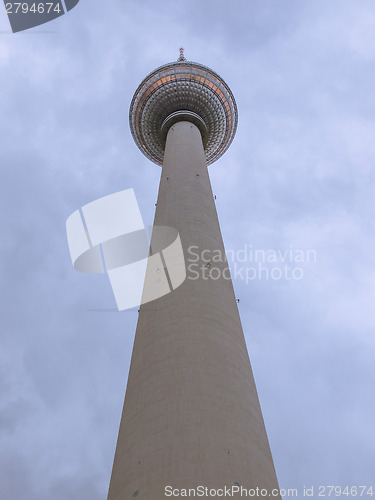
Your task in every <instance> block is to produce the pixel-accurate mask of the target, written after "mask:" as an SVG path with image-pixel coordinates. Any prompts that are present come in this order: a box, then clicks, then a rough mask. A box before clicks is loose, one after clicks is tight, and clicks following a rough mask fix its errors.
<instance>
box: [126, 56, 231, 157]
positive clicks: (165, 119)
mask: <svg viewBox="0 0 375 500" xmlns="http://www.w3.org/2000/svg"><path fill="white" fill-rule="evenodd" d="M237 116H238V115H237V105H236V102H235V99H234V96H233V94H232V92H231V90H230V88H229V87H228V85H227V84H226V83H225V82H224V80H223V79H222V78H221V77H220V76H219V75H218V74H217V73H215V72H214V71H213V70H211V69H209V68H207V66H203V65H202V64H199V63H195V62H191V61H177V62H173V63H169V64H165V65H163V66H160V67H159V68H157V69H155V70H154V71H152V73H150V74H149V75H148V76H146V78H145V79H144V80H143V81H142V83H141V84H140V85H139V87H138V88H137V90H136V92H135V94H134V96H133V99H132V102H131V105H130V111H129V121H130V129H131V132H132V135H133V138H134V141H135V143H136V144H137V146H138V147H139V149H140V150H141V151H142V153H143V154H144V155H145V156H147V158H149V159H150V160H151V161H153V162H154V163H156V164H158V165H162V163H163V157H164V147H165V140H166V135H167V132H168V129H169V128H170V127H171V126H172V125H173V123H175V122H176V121H181V120H187V121H191V122H192V123H195V125H197V126H198V128H199V129H200V131H201V134H202V139H203V145H204V150H205V154H206V160H207V164H211V163H213V162H214V161H216V160H217V159H218V158H220V156H221V155H223V154H224V153H225V151H226V150H227V149H228V147H229V146H230V144H231V142H232V140H233V138H234V135H235V133H236V129H237Z"/></svg>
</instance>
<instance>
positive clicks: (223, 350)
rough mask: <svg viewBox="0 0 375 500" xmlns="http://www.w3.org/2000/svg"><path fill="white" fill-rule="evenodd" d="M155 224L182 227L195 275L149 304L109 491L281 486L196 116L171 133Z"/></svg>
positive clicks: (158, 498) (151, 498)
mask: <svg viewBox="0 0 375 500" xmlns="http://www.w3.org/2000/svg"><path fill="white" fill-rule="evenodd" d="M155 226H170V227H173V228H175V229H177V230H178V232H179V234H180V237H181V242H182V245H183V249H184V255H185V260H186V266H187V278H186V280H185V282H184V283H183V284H182V285H181V286H180V287H178V288H177V289H176V290H174V291H173V292H172V293H170V294H168V295H165V296H164V297H162V298H159V299H157V300H155V301H153V302H150V303H147V304H144V305H142V306H141V309H140V313H139V319H138V325H137V331H136V336H135V341H134V348H133V354H132V360H131V367H130V372H129V379H128V385H127V391H126V397H125V403H124V409H123V414H122V419H121V424H120V432H119V436H118V442H117V448H116V454H115V460H114V465H113V471H112V478H111V484H110V489H109V494H108V500H129V499H131V498H137V499H138V500H139V499H142V500H165V498H166V496H165V487H166V486H168V485H170V486H173V487H174V488H180V489H181V488H194V487H197V486H199V485H202V486H206V487H209V488H216V489H217V488H222V487H224V486H225V485H226V486H228V487H231V486H232V485H233V484H234V483H238V484H239V485H240V486H243V487H244V488H247V489H250V488H257V487H259V488H266V489H267V490H268V492H271V490H272V489H274V488H278V483H277V479H276V474H275V470H274V466H273V461H272V456H271V452H270V448H269V444H268V439H267V435H266V430H265V427H264V423H263V418H262V414H261V409H260V405H259V401H258V396H257V392H256V388H255V383H254V378H253V374H252V370H251V366H250V362H249V358H248V353H247V348H246V344H245V339H244V335H243V331H242V327H241V322H240V318H239V313H238V308H237V304H236V301H235V296H234V292H233V286H232V282H231V280H230V276H229V270H228V269H227V263H226V259H225V253H224V246H223V241H222V237H221V232H220V228H219V223H218V218H217V213H216V207H215V203H214V199H213V195H212V190H211V185H210V180H209V177H208V172H207V165H206V157H205V153H204V149H203V144H202V138H201V134H200V132H199V130H198V128H197V127H196V126H195V125H194V124H192V123H190V122H187V121H181V122H178V123H175V124H174V125H173V126H172V127H171V128H170V129H169V132H168V135H167V142H166V147H165V153H164V162H163V169H162V175H161V180H160V188H159V196H158V202H157V208H156V215H155ZM202 252H203V254H202ZM214 255H215V258H213V257H214ZM219 256H221V260H220V261H219V260H218V257H219Z"/></svg>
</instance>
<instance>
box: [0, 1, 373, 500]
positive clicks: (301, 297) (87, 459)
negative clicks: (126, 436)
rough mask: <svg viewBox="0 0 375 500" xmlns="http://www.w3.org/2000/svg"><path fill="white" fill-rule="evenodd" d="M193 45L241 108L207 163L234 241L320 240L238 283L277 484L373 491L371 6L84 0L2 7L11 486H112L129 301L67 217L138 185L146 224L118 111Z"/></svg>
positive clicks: (5, 412)
mask: <svg viewBox="0 0 375 500" xmlns="http://www.w3.org/2000/svg"><path fill="white" fill-rule="evenodd" d="M181 44H182V45H183V46H184V47H185V51H186V56H187V58H188V59H190V60H193V61H197V62H200V63H203V64H205V65H207V66H209V67H211V68H213V69H214V70H215V71H217V72H218V73H219V74H220V75H221V76H223V78H224V79H225V80H226V81H227V83H228V85H229V86H230V87H231V89H232V91H233V93H234V95H235V97H236V100H237V104H238V108H239V125H238V132H237V135H236V138H235V140H234V142H233V144H232V146H231V147H230V149H229V150H228V152H227V153H226V154H225V155H224V156H223V157H222V158H221V159H220V160H219V161H218V162H217V163H215V164H213V165H212V166H210V168H209V170H210V176H211V181H212V185H213V190H214V193H215V194H216V196H217V209H218V213H219V218H220V223H221V228H222V232H223V236H224V241H225V245H226V248H227V249H228V250H232V251H238V250H240V249H243V248H246V246H247V248H253V249H265V250H266V249H274V250H279V251H280V252H282V253H284V252H285V251H286V250H290V249H292V250H296V249H301V250H303V251H304V252H306V251H307V250H314V251H315V252H316V261H315V259H314V260H312V261H310V262H303V263H296V262H292V263H291V266H292V267H299V268H302V271H303V276H302V279H292V280H288V279H286V278H285V277H283V278H282V279H272V278H270V279H266V276H265V273H264V274H263V276H261V279H259V276H258V277H256V278H255V279H252V280H250V281H249V282H248V283H246V282H245V280H243V279H241V277H240V276H238V277H237V278H236V279H235V280H234V286H235V290H236V295H237V297H238V298H239V299H240V303H239V308H240V314H241V318H242V322H243V327H244V333H245V336H246V341H247V345H248V349H249V352H250V358H251V361H252V366H253V370H254V373H255V378H256V382H257V387H258V391H259V395H260V400H261V404H262V408H263V415H264V419H265V422H266V427H267V431H268V435H269V439H270V443H271V448H272V452H273V456H274V461H275V466H276V470H277V474H278V478H279V482H280V485H281V487H283V488H298V489H299V490H300V491H301V490H302V488H303V486H305V485H306V486H311V485H315V486H316V487H317V486H319V485H339V486H346V485H349V486H352V485H367V486H370V485H371V484H372V485H373V486H374V492H375V484H374V481H375V479H374V477H375V476H374V464H375V432H374V417H375V397H374V387H375V363H374V359H375V339H374V333H375V328H374V326H375V318H374V303H375V252H374V248H375V237H374V219H375V201H374V192H375V175H374V172H375V140H374V139H375V121H374V116H375V93H374V88H375V4H374V2H373V0H331V1H329V2H327V1H325V0H314V1H306V2H302V1H300V0H298V1H297V0H286V1H283V2H280V1H279V0H238V1H236V0H233V1H232V2H224V1H222V0H217V1H212V0H205V1H203V2H202V1H198V0H188V1H182V0H161V1H160V2H155V1H154V0H126V1H124V0H113V1H112V2H104V1H98V0H91V1H90V2H89V1H85V0H81V1H80V3H79V4H78V6H77V7H76V8H74V9H73V10H72V11H71V12H70V13H69V14H67V15H65V16H62V17H61V18H59V19H57V20H55V21H53V22H51V23H49V24H47V25H44V26H43V27H39V28H36V29H34V30H30V31H28V32H22V33H19V34H12V33H11V32H10V26H9V22H8V19H7V17H6V14H5V9H4V8H2V7H1V6H0V72H1V73H0V74H1V77H0V137H1V139H0V140H1V155H0V175H1V178H0V200H1V201H0V203H1V207H0V220H1V235H2V236H1V240H0V248H1V260H0V266H1V282H0V287H1V288H0V290H1V292H0V293H1V308H2V310H1V316H0V317H1V332H0V343H1V344H0V393H1V397H0V498H1V499H4V500H19V499H22V500H51V499H53V500H67V499H69V500H103V499H105V498H106V495H107V489H108V484H109V479H110V473H111V467H112V461H113V455H114V450H115V444H116V439H117V432H118V425H119V420H120V416H121V410H122V404H123V397H124V392H125V387H126V380H127V374H128V369H129V362H130V355H131V349H132V343H133V338H134V332H135V326H136V321H137V313H136V312H134V311H133V310H131V311H125V312H123V313H118V312H114V311H113V309H114V308H115V303H114V299H113V296H112V292H111V289H110V285H109V282H108V280H107V279H106V278H105V276H100V275H86V274H81V273H78V272H76V271H74V270H73V268H72V264H71V261H70V256H69V251H68V247H67V242H66V234H65V221H66V219H67V217H68V216H69V215H70V214H71V213H72V212H73V211H75V210H76V209H77V208H79V207H81V206H82V205H84V204H86V203H88V202H90V201H93V200H95V199H97V198H100V197H102V196H105V195H107V194H111V193H113V192H116V191H119V190H121V189H127V188H134V190H135V193H136V196H137V199H138V202H139V204H140V207H141V210H142V215H143V218H144V221H145V222H146V223H152V220H153V213H154V209H155V201H156V197H157V190H158V181H159V176H160V168H158V167H157V166H156V165H154V164H151V163H150V162H149V161H148V160H147V159H146V158H145V157H144V156H143V155H142V154H141V153H140V152H139V151H138V149H137V147H136V145H135V144H134V142H133V140H132V138H131V134H130V131H129V126H128V109H129V104H130V101H131V98H132V95H133V92H134V90H135V89H136V87H137V86H138V84H139V83H140V81H141V80H142V79H143V77H145V76H146V75H147V74H148V73H149V72H150V71H152V70H153V69H154V68H155V67H157V66H159V65H161V64H164V63H166V62H170V61H173V60H175V59H177V57H178V48H179V46H180V45H181ZM251 245H252V247H251ZM305 255H306V254H305ZM251 265H252V266H255V267H256V266H257V265H258V263H252V264H251ZM263 265H264V266H266V267H267V269H268V270H269V271H270V270H272V269H273V268H274V267H282V265H283V263H282V262H281V261H279V262H276V263H275V262H273V263H269V262H266V263H263ZM298 272H299V274H298V276H300V274H301V271H298ZM314 497H316V498H317V496H314Z"/></svg>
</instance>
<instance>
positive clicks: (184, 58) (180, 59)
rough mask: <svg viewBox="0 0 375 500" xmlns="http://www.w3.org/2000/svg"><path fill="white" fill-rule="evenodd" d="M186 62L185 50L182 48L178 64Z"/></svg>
mask: <svg viewBox="0 0 375 500" xmlns="http://www.w3.org/2000/svg"><path fill="white" fill-rule="evenodd" d="M182 61H186V57H185V56H184V48H183V47H180V57H179V58H178V59H177V62H182Z"/></svg>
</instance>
